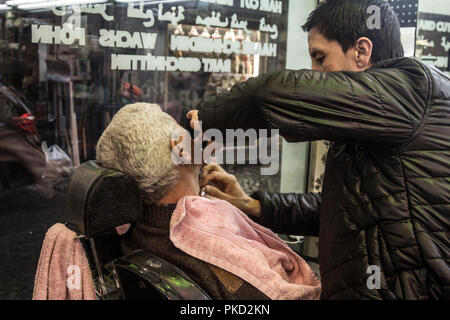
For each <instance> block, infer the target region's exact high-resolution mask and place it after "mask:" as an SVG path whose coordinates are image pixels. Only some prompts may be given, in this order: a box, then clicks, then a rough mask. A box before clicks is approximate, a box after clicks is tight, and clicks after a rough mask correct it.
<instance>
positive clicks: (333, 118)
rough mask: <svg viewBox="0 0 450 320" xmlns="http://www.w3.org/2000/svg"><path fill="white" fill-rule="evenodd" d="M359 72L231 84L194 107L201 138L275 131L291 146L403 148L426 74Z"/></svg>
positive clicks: (413, 68) (409, 64) (272, 76)
mask: <svg viewBox="0 0 450 320" xmlns="http://www.w3.org/2000/svg"><path fill="white" fill-rule="evenodd" d="M402 59H403V60H401V61H400V62H398V63H397V64H396V68H371V69H369V70H367V71H364V72H350V71H345V72H344V71H343V72H319V71H313V70H299V71H280V72H275V73H269V74H262V75H260V76H258V77H255V78H251V79H249V80H248V81H246V82H241V83H238V84H236V85H235V86H234V87H233V88H232V89H231V90H230V91H228V92H225V93H221V94H218V95H216V96H215V97H212V98H210V99H207V100H204V101H203V102H201V103H200V105H198V106H197V107H196V109H198V110H199V119H200V120H201V121H202V126H203V130H206V129H209V128H215V129H219V130H220V131H222V132H223V133H225V130H226V129H238V128H241V129H244V130H246V129H249V128H255V129H279V130H280V135H281V136H283V137H284V138H285V139H286V140H287V141H289V142H298V141H313V140H329V141H338V142H345V143H363V144H382V145H384V146H400V145H402V144H404V143H406V142H407V141H408V139H409V138H410V137H411V136H412V135H413V133H414V132H415V130H416V129H417V128H418V126H419V125H420V121H421V119H422V118H423V115H424V112H425V105H426V98H427V97H426V96H427V94H428V86H427V85H426V84H427V82H426V81H423V79H424V77H425V71H424V69H423V68H422V67H421V66H420V64H419V63H418V62H416V61H415V60H413V59H409V58H402Z"/></svg>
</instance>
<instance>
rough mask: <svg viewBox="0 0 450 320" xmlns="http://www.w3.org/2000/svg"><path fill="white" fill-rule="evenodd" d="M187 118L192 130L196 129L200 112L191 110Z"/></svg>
mask: <svg viewBox="0 0 450 320" xmlns="http://www.w3.org/2000/svg"><path fill="white" fill-rule="evenodd" d="M186 118H188V119H190V120H191V122H190V125H191V128H192V129H195V128H196V125H197V122H198V110H191V111H189V112H188V113H187V114H186Z"/></svg>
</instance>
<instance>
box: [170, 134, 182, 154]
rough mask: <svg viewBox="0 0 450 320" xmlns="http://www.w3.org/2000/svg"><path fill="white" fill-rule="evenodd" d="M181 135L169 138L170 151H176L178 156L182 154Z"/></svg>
mask: <svg viewBox="0 0 450 320" xmlns="http://www.w3.org/2000/svg"><path fill="white" fill-rule="evenodd" d="M182 142H183V136H182V135H181V136H179V137H175V138H174V137H172V138H170V148H171V149H172V152H174V151H175V152H176V154H178V156H179V157H182V156H183V143H182Z"/></svg>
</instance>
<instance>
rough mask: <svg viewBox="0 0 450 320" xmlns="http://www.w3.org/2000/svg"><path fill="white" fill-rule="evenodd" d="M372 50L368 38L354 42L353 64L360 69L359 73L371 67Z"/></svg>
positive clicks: (371, 44)
mask: <svg viewBox="0 0 450 320" xmlns="http://www.w3.org/2000/svg"><path fill="white" fill-rule="evenodd" d="M372 49H373V43H372V41H371V40H370V39H369V38H366V37H361V38H359V39H358V40H357V41H356V45H355V62H356V66H357V67H358V68H359V69H361V71H362V70H365V69H368V68H370V67H371V66H372V62H371V58H372Z"/></svg>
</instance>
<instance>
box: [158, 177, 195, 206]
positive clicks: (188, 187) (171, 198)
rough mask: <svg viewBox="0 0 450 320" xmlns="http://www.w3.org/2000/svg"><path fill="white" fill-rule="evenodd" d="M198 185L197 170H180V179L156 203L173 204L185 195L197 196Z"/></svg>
mask: <svg viewBox="0 0 450 320" xmlns="http://www.w3.org/2000/svg"><path fill="white" fill-rule="evenodd" d="M199 192H200V186H199V184H198V172H195V171H194V172H192V171H189V170H180V179H179V180H178V183H177V184H176V186H175V188H173V189H172V190H170V191H169V192H168V193H167V194H166V195H165V196H164V197H163V198H162V199H161V200H159V201H158V204H175V203H177V202H178V200H179V199H180V198H183V197H185V196H198V195H199Z"/></svg>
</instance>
